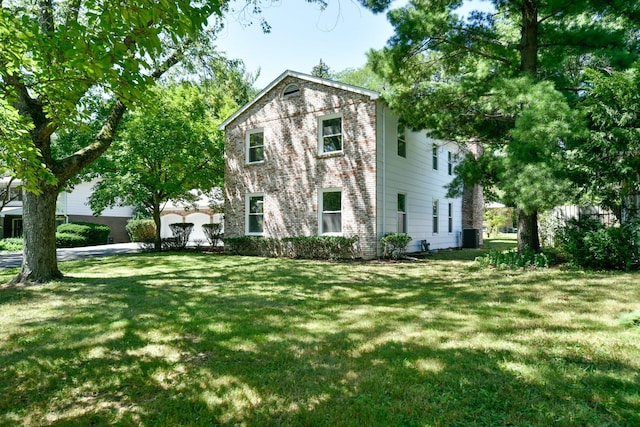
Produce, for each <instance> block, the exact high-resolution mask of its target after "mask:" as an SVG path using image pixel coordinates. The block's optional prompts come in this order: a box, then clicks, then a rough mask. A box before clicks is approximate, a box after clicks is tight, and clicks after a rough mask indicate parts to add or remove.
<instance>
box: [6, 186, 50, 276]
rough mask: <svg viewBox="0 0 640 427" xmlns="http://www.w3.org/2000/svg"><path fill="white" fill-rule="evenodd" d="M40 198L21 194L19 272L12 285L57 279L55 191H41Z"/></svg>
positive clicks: (46, 189)
mask: <svg viewBox="0 0 640 427" xmlns="http://www.w3.org/2000/svg"><path fill="white" fill-rule="evenodd" d="M43 190H44V191H43V192H42V194H40V195H35V194H33V193H30V192H27V191H25V192H24V198H23V203H22V210H23V215H22V218H23V228H22V229H23V239H24V250H23V255H22V270H20V273H19V274H18V275H17V276H16V277H15V278H14V279H13V281H12V282H11V283H12V284H17V283H29V282H31V283H33V282H48V281H50V280H54V279H59V278H61V277H62V273H61V272H60V270H58V260H57V257H56V201H57V199H58V189H57V188H55V187H52V186H45V187H43Z"/></svg>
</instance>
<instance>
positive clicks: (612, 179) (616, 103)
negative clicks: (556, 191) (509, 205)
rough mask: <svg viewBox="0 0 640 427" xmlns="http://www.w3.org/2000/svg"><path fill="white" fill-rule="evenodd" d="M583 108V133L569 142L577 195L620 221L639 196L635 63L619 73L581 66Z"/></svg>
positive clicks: (634, 210)
mask: <svg viewBox="0 0 640 427" xmlns="http://www.w3.org/2000/svg"><path fill="white" fill-rule="evenodd" d="M586 75H587V79H586V81H587V85H586V86H585V91H586V95H585V96H584V101H583V102H582V105H581V107H582V108H583V109H584V111H585V113H586V116H587V120H588V127H589V132H587V133H585V135H584V138H581V139H576V140H574V144H572V145H570V146H569V148H570V154H571V158H570V162H569V165H570V166H571V174H572V178H573V180H574V182H575V183H576V184H577V186H578V188H579V189H580V194H581V195H583V196H585V197H588V198H589V199H591V200H595V201H596V202H598V203H599V204H600V205H601V206H602V207H604V208H607V209H610V210H611V211H613V212H614V213H615V215H616V216H617V217H618V219H619V220H620V221H622V222H625V221H627V220H629V219H632V218H635V217H637V215H638V208H639V206H638V203H639V200H638V196H639V195H640V63H636V65H635V66H634V67H633V68H632V69H630V70H628V71H621V72H602V71H595V70H587V74H586Z"/></svg>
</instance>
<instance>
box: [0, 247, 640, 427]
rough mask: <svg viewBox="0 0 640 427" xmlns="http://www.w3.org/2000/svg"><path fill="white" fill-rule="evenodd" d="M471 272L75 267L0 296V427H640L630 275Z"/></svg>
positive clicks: (276, 266)
mask: <svg viewBox="0 0 640 427" xmlns="http://www.w3.org/2000/svg"><path fill="white" fill-rule="evenodd" d="M471 265H472V261H456V260H451V259H445V260H439V259H435V258H428V259H426V260H424V261H420V262H400V263H398V262H368V263H364V262H362V263H361V262H342V263H340V262H318V261H302V260H291V259H267V258H258V257H240V256H226V255H212V254H201V253H158V254H149V253H145V254H137V255H133V256H126V257H110V258H99V259H92V260H83V261H77V262H67V263H64V270H65V272H66V273H67V274H68V277H67V278H65V279H64V280H62V281H59V282H54V283H51V284H49V285H39V286H31V287H24V288H11V289H1V290H0V323H1V324H2V328H1V330H0V425H71V426H73V425H78V426H81V425H82V426H85V425H114V424H117V425H125V426H126V425H143V426H153V425H192V426H198V425H202V426H205V425H206V426H209V425H261V426H262V425H266V426H269V425H296V426H297V425H308V426H362V425H367V426H423V425H428V426H438V425H443V426H445V425H446V426H455V425H519V426H521V425H539V426H549V425H580V426H584V425H591V426H617V425H620V426H624V425H629V426H631V425H639V424H640V378H639V377H638V372H640V327H639V326H638V325H640V322H638V321H637V319H638V318H639V316H638V310H639V309H640V287H638V282H639V280H638V279H639V278H640V275H638V273H630V272H614V273H595V272H586V273H585V272H579V271H565V270H560V269H556V268H553V269H544V270H508V271H501V270H495V269H483V270H474V269H471V268H469V267H470V266H471ZM13 274H15V270H13V271H12V270H0V281H6V280H8V279H10V278H11V277H12V275H13Z"/></svg>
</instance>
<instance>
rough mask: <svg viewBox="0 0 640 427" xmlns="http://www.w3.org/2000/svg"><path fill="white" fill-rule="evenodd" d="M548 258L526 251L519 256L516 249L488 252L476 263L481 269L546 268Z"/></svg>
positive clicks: (548, 261) (478, 258)
mask: <svg viewBox="0 0 640 427" xmlns="http://www.w3.org/2000/svg"><path fill="white" fill-rule="evenodd" d="M550 258H551V257H550V256H549V255H547V254H546V253H544V252H533V251H529V250H528V251H524V252H523V253H521V254H520V253H518V251H517V250H516V249H512V250H509V251H489V252H488V253H487V254H486V255H485V256H482V257H477V258H476V263H477V264H479V265H480V266H481V267H496V268H499V269H516V268H530V267H535V268H546V267H549V265H550V264H551V262H550Z"/></svg>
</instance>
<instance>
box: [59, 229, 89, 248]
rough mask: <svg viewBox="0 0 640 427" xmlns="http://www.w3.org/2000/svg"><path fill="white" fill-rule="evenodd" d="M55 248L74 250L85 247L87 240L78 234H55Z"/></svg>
mask: <svg viewBox="0 0 640 427" xmlns="http://www.w3.org/2000/svg"><path fill="white" fill-rule="evenodd" d="M56 246H57V247H58V248H75V247H78V246H87V238H86V237H84V236H81V235H79V234H72V233H56Z"/></svg>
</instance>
